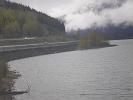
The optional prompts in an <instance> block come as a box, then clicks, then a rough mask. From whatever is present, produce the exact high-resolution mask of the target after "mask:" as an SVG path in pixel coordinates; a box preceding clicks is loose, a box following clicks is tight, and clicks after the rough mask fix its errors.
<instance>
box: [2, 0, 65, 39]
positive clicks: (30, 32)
mask: <svg viewBox="0 0 133 100" xmlns="http://www.w3.org/2000/svg"><path fill="white" fill-rule="evenodd" d="M64 33H65V26H64V23H62V22H60V21H59V20H58V19H55V18H52V17H49V16H48V15H46V14H43V13H41V12H37V11H36V10H34V9H31V8H30V7H28V6H23V5H21V4H17V3H12V2H9V1H5V0H0V38H18V37H40V36H47V35H64Z"/></svg>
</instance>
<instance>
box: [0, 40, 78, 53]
mask: <svg viewBox="0 0 133 100" xmlns="http://www.w3.org/2000/svg"><path fill="white" fill-rule="evenodd" d="M78 42H79V41H69V42H55V43H40V44H25V45H9V46H0V52H7V51H16V50H25V49H34V48H46V47H56V46H62V45H71V44H78Z"/></svg>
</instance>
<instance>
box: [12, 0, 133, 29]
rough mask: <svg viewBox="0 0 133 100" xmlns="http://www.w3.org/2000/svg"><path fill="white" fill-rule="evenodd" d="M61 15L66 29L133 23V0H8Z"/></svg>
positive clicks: (53, 15)
mask: <svg viewBox="0 0 133 100" xmlns="http://www.w3.org/2000/svg"><path fill="white" fill-rule="evenodd" d="M10 1H14V2H18V3H22V4H25V5H29V6H30V7H32V8H34V9H36V10H39V11H42V12H44V13H47V14H48V15H50V16H52V17H61V16H62V17H63V18H64V19H65V21H66V23H65V26H66V30H71V29H74V30H76V29H86V28H91V27H93V26H94V25H95V26H97V27H105V26H106V25H107V24H109V23H111V24H113V25H116V26H117V25H120V24H125V25H132V24H133V11H132V10H133V0H10Z"/></svg>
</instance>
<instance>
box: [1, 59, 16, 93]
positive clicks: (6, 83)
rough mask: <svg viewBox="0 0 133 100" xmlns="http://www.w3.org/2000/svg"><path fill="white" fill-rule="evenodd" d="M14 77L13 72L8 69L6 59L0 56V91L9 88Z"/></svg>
mask: <svg viewBox="0 0 133 100" xmlns="http://www.w3.org/2000/svg"><path fill="white" fill-rule="evenodd" d="M16 77H17V75H16V74H15V72H12V71H9V67H8V65H7V60H6V59H5V58H4V57H0V91H7V90H11V89H12V87H13V84H14V82H13V79H15V78H16Z"/></svg>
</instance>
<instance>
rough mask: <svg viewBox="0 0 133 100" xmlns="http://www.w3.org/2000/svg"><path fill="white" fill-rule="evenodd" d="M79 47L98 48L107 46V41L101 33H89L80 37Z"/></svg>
mask: <svg viewBox="0 0 133 100" xmlns="http://www.w3.org/2000/svg"><path fill="white" fill-rule="evenodd" d="M79 45H80V48H82V49H87V48H99V47H105V46H109V45H110V43H109V41H108V40H107V39H106V38H105V36H104V35H103V34H102V33H90V34H87V35H84V36H82V37H80V43H79Z"/></svg>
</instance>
